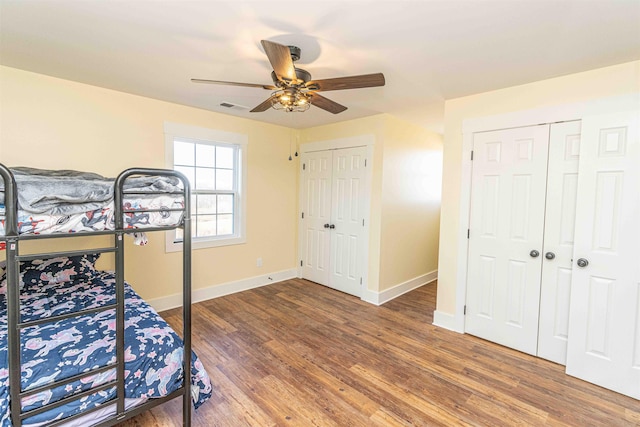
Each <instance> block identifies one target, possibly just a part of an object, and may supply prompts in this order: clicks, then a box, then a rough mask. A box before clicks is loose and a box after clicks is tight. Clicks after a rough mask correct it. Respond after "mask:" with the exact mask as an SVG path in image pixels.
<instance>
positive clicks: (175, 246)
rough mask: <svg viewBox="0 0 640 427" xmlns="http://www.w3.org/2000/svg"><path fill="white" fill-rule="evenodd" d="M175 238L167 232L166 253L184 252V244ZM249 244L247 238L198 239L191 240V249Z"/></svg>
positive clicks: (173, 234)
mask: <svg viewBox="0 0 640 427" xmlns="http://www.w3.org/2000/svg"><path fill="white" fill-rule="evenodd" d="M174 236H175V232H171V231H170V232H167V237H166V241H165V252H166V253H169V252H179V251H182V242H174V241H173V237H174ZM246 242H247V239H246V237H244V236H239V237H230V238H227V239H197V240H195V239H194V240H191V249H192V250H196V249H207V248H217V247H220V246H232V245H242V244H244V243H246Z"/></svg>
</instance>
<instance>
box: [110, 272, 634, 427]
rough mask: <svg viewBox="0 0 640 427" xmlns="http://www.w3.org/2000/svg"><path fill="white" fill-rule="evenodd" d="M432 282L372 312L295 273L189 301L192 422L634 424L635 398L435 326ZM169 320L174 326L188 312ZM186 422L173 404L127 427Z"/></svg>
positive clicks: (234, 426) (163, 426) (178, 405)
mask: <svg viewBox="0 0 640 427" xmlns="http://www.w3.org/2000/svg"><path fill="white" fill-rule="evenodd" d="M436 286H437V285H436V284H435V283H434V284H429V285H425V286H423V287H421V288H419V289H416V290H414V291H412V292H409V293H407V294H405V295H402V296H401V297H399V298H396V299H395V300H393V301H390V302H388V303H386V304H384V305H383V306H381V307H376V306H373V305H371V304H368V303H365V302H362V301H361V300H360V299H358V298H355V297H352V296H349V295H346V294H343V293H340V292H337V291H334V290H331V289H329V288H326V287H323V286H320V285H317V284H314V283H311V282H308V281H305V280H288V281H285V282H281V283H276V284H273V285H270V286H266V287H262V288H258V289H253V290H250V291H245V292H241V293H238V294H233V295H229V296H226V297H221V298H217V299H213V300H209V301H205V302H201V303H198V304H195V305H194V306H193V325H194V330H193V346H194V350H195V351H196V352H197V353H198V355H199V356H200V358H201V359H202V362H203V363H204V365H205V367H206V368H207V370H208V372H209V375H210V376H211V380H212V383H213V387H214V390H213V397H212V399H211V401H209V402H207V403H205V404H204V405H203V406H202V407H201V408H200V409H199V410H198V411H196V412H194V415H193V423H192V424H193V425H194V426H230V427H237V426H385V427H386V426H409V425H412V426H469V425H471V426H514V425H523V426H607V427H611V426H638V425H640V401H637V400H635V399H632V398H629V397H625V396H622V395H620V394H617V393H614V392H611V391H609V390H605V389H603V388H600V387H597V386H595V385H593V384H589V383H586V382H584V381H581V380H578V379H576V378H573V377H570V376H568V375H566V374H565V373H564V367H563V366H560V365H556V364H554V363H551V362H547V361H545V360H542V359H539V358H536V357H532V356H529V355H526V354H523V353H519V352H517V351H515V350H511V349H508V348H505V347H501V346H499V345H496V344H493V343H490V342H487V341H483V340H481V339H479V338H475V337H472V336H470V335H461V334H457V333H454V332H450V331H447V330H445V329H441V328H437V327H435V326H433V325H432V322H433V311H434V309H435V299H436ZM163 317H165V319H166V320H167V321H168V322H169V323H170V324H171V325H172V326H173V327H174V328H176V329H177V330H179V329H178V328H180V327H181V326H180V323H181V311H180V310H170V311H167V312H164V313H163ZM181 424H182V414H181V402H179V401H172V402H169V403H167V404H165V405H162V406H159V407H157V408H154V409H152V410H150V411H147V412H145V413H143V414H141V415H138V416H137V417H136V418H133V419H131V420H128V421H126V422H124V423H122V424H121V427H133V426H145V427H146V426H148V427H173V426H180V425H181Z"/></svg>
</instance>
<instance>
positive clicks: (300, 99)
mask: <svg viewBox="0 0 640 427" xmlns="http://www.w3.org/2000/svg"><path fill="white" fill-rule="evenodd" d="M310 106H311V97H310V96H309V95H307V94H306V93H303V92H300V91H299V90H293V89H286V90H279V91H275V92H273V94H272V95H271V107H272V108H273V109H274V110H281V111H287V112H302V111H307V110H308V109H309V107H310Z"/></svg>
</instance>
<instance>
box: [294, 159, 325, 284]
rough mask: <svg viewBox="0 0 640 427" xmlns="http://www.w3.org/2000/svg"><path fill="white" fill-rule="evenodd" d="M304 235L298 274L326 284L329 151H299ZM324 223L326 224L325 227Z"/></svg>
mask: <svg viewBox="0 0 640 427" xmlns="http://www.w3.org/2000/svg"><path fill="white" fill-rule="evenodd" d="M301 160H302V164H303V165H305V166H304V167H305V171H304V172H303V175H302V176H303V180H302V185H303V186H304V187H303V196H302V197H303V200H304V202H303V212H304V220H303V221H302V224H303V230H302V232H303V233H304V238H303V242H304V243H303V245H304V247H303V251H302V260H303V265H302V271H301V275H302V277H304V278H305V279H309V280H311V281H313V282H316V283H320V284H323V285H326V284H328V283H329V272H330V267H329V263H330V250H331V247H330V238H331V235H330V233H329V231H330V229H329V228H327V227H328V226H329V224H330V223H331V169H332V167H333V162H332V153H331V151H319V152H313V153H305V154H303V155H302V159H301ZM325 225H326V226H327V227H325Z"/></svg>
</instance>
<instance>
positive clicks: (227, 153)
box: [216, 147, 234, 169]
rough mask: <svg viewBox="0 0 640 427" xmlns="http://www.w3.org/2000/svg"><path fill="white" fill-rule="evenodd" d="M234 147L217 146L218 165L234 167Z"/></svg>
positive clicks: (220, 166)
mask: <svg viewBox="0 0 640 427" xmlns="http://www.w3.org/2000/svg"><path fill="white" fill-rule="evenodd" d="M233 151H234V150H233V148H230V147H216V167H217V168H226V169H233Z"/></svg>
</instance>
